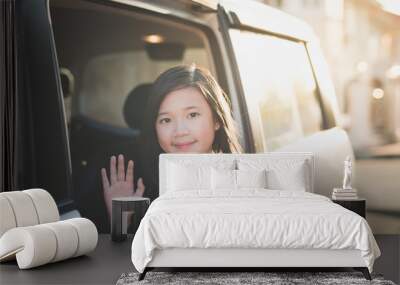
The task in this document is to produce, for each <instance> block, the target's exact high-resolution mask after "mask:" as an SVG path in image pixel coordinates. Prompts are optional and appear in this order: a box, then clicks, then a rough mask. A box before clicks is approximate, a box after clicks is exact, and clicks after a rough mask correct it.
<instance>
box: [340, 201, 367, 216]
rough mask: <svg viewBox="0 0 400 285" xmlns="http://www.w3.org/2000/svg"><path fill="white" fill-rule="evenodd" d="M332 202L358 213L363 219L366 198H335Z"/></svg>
mask: <svg viewBox="0 0 400 285" xmlns="http://www.w3.org/2000/svg"><path fill="white" fill-rule="evenodd" d="M332 202H334V203H336V204H339V205H340V206H342V207H344V208H346V209H348V210H350V211H353V212H354V213H356V214H359V215H360V216H361V217H363V218H364V219H365V208H366V200H365V199H363V198H357V199H354V200H336V199H332Z"/></svg>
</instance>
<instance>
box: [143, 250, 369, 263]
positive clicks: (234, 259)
mask: <svg viewBox="0 0 400 285" xmlns="http://www.w3.org/2000/svg"><path fill="white" fill-rule="evenodd" d="M366 266H367V265H366V264H365V261H364V260H363V259H362V258H361V252H360V251H359V250H330V249H236V248H234V249H227V248H223V249H214V248H210V249H197V248H185V249H182V248H170V249H163V250H158V249H156V250H155V251H154V257H153V259H152V260H151V261H150V262H149V263H148V264H147V267H366Z"/></svg>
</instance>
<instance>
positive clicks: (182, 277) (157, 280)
mask: <svg viewBox="0 0 400 285" xmlns="http://www.w3.org/2000/svg"><path fill="white" fill-rule="evenodd" d="M138 276H139V273H125V274H122V275H121V277H120V278H119V279H118V281H117V285H134V284H140V285H144V284H157V285H163V284H172V285H178V284H179V285H183V284H213V285H214V284H215V285H217V284H221V285H232V284H238V285H239V284H241V285H242V284H267V285H278V284H279V285H281V284H282V285H292V284H293V285H294V284H296V285H297V284H328V285H346V284H356V285H358V284H369V285H370V284H374V285H375V284H379V285H395V283H393V282H392V281H389V280H384V279H383V277H382V275H374V274H373V275H372V278H373V279H372V281H368V280H366V279H365V278H364V276H363V275H362V273H360V272H154V271H151V272H148V273H147V274H146V277H145V279H143V280H142V281H138Z"/></svg>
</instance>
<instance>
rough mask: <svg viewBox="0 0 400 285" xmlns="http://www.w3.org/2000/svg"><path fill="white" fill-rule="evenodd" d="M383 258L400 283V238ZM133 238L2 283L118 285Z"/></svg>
mask: <svg viewBox="0 0 400 285" xmlns="http://www.w3.org/2000/svg"><path fill="white" fill-rule="evenodd" d="M375 238H376V240H377V242H378V244H379V247H380V249H381V251H382V256H381V257H380V258H379V259H378V260H377V261H376V263H375V266H374V272H375V273H381V274H383V275H384V277H385V279H389V280H392V281H394V282H395V283H396V284H398V283H399V280H400V235H376V236H375ZM130 246H131V239H129V240H127V241H125V242H122V243H114V242H111V240H110V236H109V235H100V236H99V244H98V246H97V248H96V250H95V251H94V252H92V253H91V254H89V255H88V256H82V257H78V258H75V259H70V260H65V261H62V262H58V263H54V264H48V265H45V266H42V267H38V268H34V269H29V270H19V269H18V266H17V265H16V262H8V263H4V264H1V265H0V284H1V285H6V284H115V283H116V281H117V280H118V278H119V276H120V275H121V274H122V273H124V272H131V271H134V267H133V265H132V263H131V259H130Z"/></svg>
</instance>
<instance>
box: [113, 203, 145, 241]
mask: <svg viewBox="0 0 400 285" xmlns="http://www.w3.org/2000/svg"><path fill="white" fill-rule="evenodd" d="M149 206H150V198H146V197H136V196H131V197H117V198H113V199H112V215H111V240H112V241H124V240H125V239H126V237H127V233H126V231H127V230H124V229H127V228H128V225H127V222H128V221H127V219H125V220H124V217H123V216H124V212H127V213H133V221H132V224H133V227H132V230H133V233H136V230H137V228H138V227H139V223H140V220H141V219H142V218H143V216H144V214H145V213H146V211H147V209H148V208H149Z"/></svg>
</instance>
